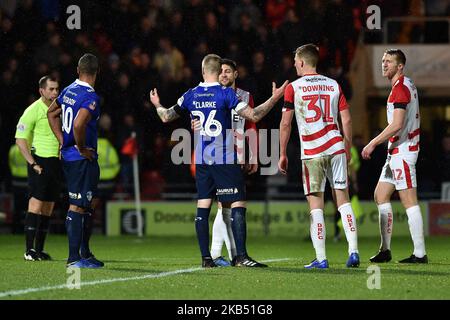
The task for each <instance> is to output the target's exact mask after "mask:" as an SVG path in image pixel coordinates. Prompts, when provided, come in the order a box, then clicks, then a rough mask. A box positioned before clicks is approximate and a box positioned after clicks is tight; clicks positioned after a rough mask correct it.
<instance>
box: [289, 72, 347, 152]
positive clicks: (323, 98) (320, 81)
mask: <svg viewBox="0 0 450 320" xmlns="http://www.w3.org/2000/svg"><path fill="white" fill-rule="evenodd" d="M347 108H348V104H347V100H346V99H345V96H344V94H343V93H342V90H341V87H340V86H339V84H338V83H337V82H336V81H335V80H333V79H331V78H328V77H325V76H323V75H320V74H308V75H304V76H303V77H301V78H299V79H297V80H295V81H294V82H292V83H290V84H289V85H288V86H287V87H286V89H285V92H284V108H283V112H286V111H288V110H292V109H294V110H295V118H296V119H297V126H298V130H299V134H300V141H301V158H302V159H312V158H318V157H322V156H325V155H333V154H339V153H344V152H345V147H344V139H343V137H342V134H341V132H340V128H339V124H338V116H339V111H342V110H345V109H347Z"/></svg>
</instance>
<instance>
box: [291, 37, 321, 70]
mask: <svg viewBox="0 0 450 320" xmlns="http://www.w3.org/2000/svg"><path fill="white" fill-rule="evenodd" d="M295 55H296V56H298V57H299V58H302V59H303V60H304V61H305V63H306V64H307V65H309V66H311V67H316V66H317V63H318V62H319V47H318V46H316V45H315V44H312V43H308V44H305V45H303V46H301V47H298V48H297V50H295Z"/></svg>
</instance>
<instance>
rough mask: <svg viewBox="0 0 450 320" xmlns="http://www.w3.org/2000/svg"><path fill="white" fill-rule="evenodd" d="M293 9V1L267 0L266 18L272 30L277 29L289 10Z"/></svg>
mask: <svg viewBox="0 0 450 320" xmlns="http://www.w3.org/2000/svg"><path fill="white" fill-rule="evenodd" d="M293 7H295V0H268V1H267V3H266V16H267V19H268V20H269V23H270V25H271V26H272V28H273V29H277V28H278V27H279V26H280V24H281V23H282V22H283V20H284V17H285V16H286V12H287V11H288V9H289V8H293Z"/></svg>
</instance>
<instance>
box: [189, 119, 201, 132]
mask: <svg viewBox="0 0 450 320" xmlns="http://www.w3.org/2000/svg"><path fill="white" fill-rule="evenodd" d="M191 129H192V131H200V130H202V123H201V122H200V120H198V119H193V120H191Z"/></svg>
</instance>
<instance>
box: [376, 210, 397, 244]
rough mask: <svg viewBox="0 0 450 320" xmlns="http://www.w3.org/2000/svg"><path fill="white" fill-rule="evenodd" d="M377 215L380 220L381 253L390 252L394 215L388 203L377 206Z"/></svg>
mask: <svg viewBox="0 0 450 320" xmlns="http://www.w3.org/2000/svg"><path fill="white" fill-rule="evenodd" d="M378 213H379V219H380V235H381V245H380V249H381V250H382V251H385V250H391V237H392V227H393V223H394V214H393V212H392V206H391V204H390V203H389V202H386V203H382V204H380V205H378Z"/></svg>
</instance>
